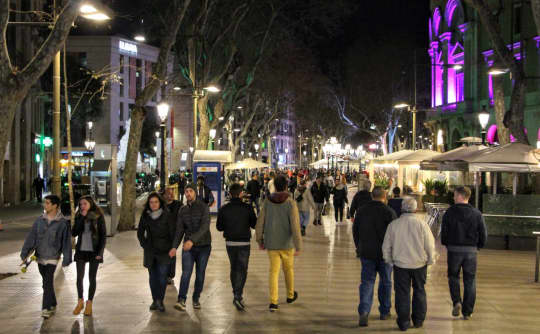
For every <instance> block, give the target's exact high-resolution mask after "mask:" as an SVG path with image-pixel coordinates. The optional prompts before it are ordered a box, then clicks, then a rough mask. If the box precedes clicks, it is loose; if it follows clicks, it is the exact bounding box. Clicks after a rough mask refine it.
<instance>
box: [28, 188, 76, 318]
mask: <svg viewBox="0 0 540 334" xmlns="http://www.w3.org/2000/svg"><path fill="white" fill-rule="evenodd" d="M43 207H44V209H45V213H44V214H43V215H42V216H40V217H39V218H38V219H36V221H35V222H34V225H32V229H31V230H30V233H28V235H27V236H26V239H25V240H24V245H23V248H22V250H21V259H22V261H23V262H26V261H27V258H28V257H29V256H31V255H32V253H33V252H34V251H35V256H36V257H37V263H38V268H39V273H40V274H41V278H42V279H43V303H42V307H41V310H42V311H41V316H42V317H43V318H45V319H48V318H50V317H51V316H52V315H54V314H55V312H56V304H57V303H56V295H55V293H54V272H55V270H56V266H57V264H58V261H60V255H64V258H63V260H62V266H63V267H66V266H68V265H69V264H70V263H71V228H70V224H69V221H68V220H67V219H66V218H64V216H63V215H62V212H61V211H60V198H59V197H58V196H56V195H49V196H46V197H45V203H44V204H43Z"/></svg>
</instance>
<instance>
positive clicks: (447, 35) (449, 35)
mask: <svg viewBox="0 0 540 334" xmlns="http://www.w3.org/2000/svg"><path fill="white" fill-rule="evenodd" d="M451 38H452V33H451V32H443V33H442V34H441V36H439V39H440V40H441V41H448V42H449V41H450V39H451Z"/></svg>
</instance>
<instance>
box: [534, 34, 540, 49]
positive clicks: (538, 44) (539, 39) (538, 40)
mask: <svg viewBox="0 0 540 334" xmlns="http://www.w3.org/2000/svg"><path fill="white" fill-rule="evenodd" d="M533 39H534V40H535V41H536V48H537V49H538V48H540V36H536V37H533Z"/></svg>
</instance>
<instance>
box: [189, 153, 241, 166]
mask: <svg viewBox="0 0 540 334" xmlns="http://www.w3.org/2000/svg"><path fill="white" fill-rule="evenodd" d="M193 161H208V162H221V163H224V164H228V163H231V162H232V161H233V159H232V152H231V151H208V150H197V151H195V153H194V155H193Z"/></svg>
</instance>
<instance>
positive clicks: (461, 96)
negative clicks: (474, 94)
mask: <svg viewBox="0 0 540 334" xmlns="http://www.w3.org/2000/svg"><path fill="white" fill-rule="evenodd" d="M464 79H465V74H464V73H463V72H462V73H458V74H457V76H456V93H457V96H456V99H457V102H462V101H465V85H464Z"/></svg>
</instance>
